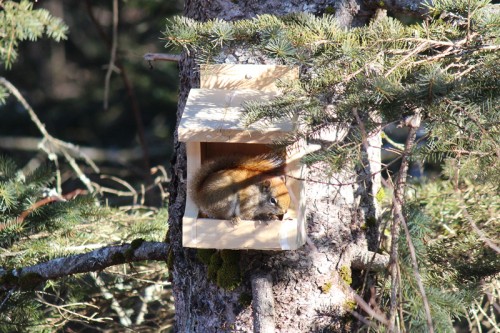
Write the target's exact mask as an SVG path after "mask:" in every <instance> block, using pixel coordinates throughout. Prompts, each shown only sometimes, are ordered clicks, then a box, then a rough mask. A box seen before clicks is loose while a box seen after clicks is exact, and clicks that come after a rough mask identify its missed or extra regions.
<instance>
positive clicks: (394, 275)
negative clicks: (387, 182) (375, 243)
mask: <svg viewBox="0 0 500 333" xmlns="http://www.w3.org/2000/svg"><path fill="white" fill-rule="evenodd" d="M420 123H421V116H420V114H419V113H418V111H417V112H416V113H415V115H414V116H412V117H410V118H409V119H408V120H407V122H406V125H407V126H408V127H409V128H410V131H409V133H408V138H407V139H406V145H405V150H404V152H403V155H402V160H401V167H400V169H399V174H398V177H397V180H396V184H395V187H394V199H393V205H392V217H393V223H392V227H391V260H390V273H391V297H390V307H389V318H390V320H389V331H390V332H394V330H395V320H396V313H397V308H398V289H399V287H400V286H399V280H398V272H397V260H398V243H399V232H400V226H401V225H402V226H403V227H404V229H405V232H406V234H407V235H406V236H407V237H406V238H407V242H408V247H409V248H410V253H411V252H413V255H411V258H412V265H413V268H414V275H415V279H416V282H417V284H418V287H419V291H420V294H421V296H422V301H423V305H424V310H425V314H426V319H427V328H428V330H429V332H430V333H433V332H434V327H433V325H432V317H431V312H430V306H429V301H428V299H427V296H426V293H425V289H424V287H423V284H422V280H421V278H420V273H419V271H418V264H417V259H416V255H415V248H414V247H413V243H412V241H411V238H410V236H409V233H408V230H407V229H408V227H407V225H406V221H405V218H404V214H403V207H404V204H405V198H404V197H405V188H406V178H407V175H408V165H409V158H410V154H411V151H412V149H413V146H414V145H415V138H416V134H417V130H418V128H419V127H420ZM400 319H401V320H402V318H400Z"/></svg>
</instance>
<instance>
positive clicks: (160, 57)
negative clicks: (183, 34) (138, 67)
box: [143, 53, 181, 62]
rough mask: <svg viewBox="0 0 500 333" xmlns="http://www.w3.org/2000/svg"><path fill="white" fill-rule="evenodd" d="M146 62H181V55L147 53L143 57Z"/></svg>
mask: <svg viewBox="0 0 500 333" xmlns="http://www.w3.org/2000/svg"><path fill="white" fill-rule="evenodd" d="M143 58H144V60H146V61H149V62H151V61H174V62H179V61H180V60H181V55H180V54H167V53H146V54H145V55H144V56H143Z"/></svg>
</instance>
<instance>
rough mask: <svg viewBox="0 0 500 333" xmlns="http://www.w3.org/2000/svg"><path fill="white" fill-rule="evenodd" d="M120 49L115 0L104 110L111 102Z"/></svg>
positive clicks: (116, 2)
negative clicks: (113, 79)
mask: <svg viewBox="0 0 500 333" xmlns="http://www.w3.org/2000/svg"><path fill="white" fill-rule="evenodd" d="M117 49H118V0H113V34H112V38H111V56H110V57H109V64H108V70H107V71H106V77H105V80H104V110H107V109H108V104H109V82H110V80H111V74H113V71H114V70H115V68H116V66H115V62H116V50H117Z"/></svg>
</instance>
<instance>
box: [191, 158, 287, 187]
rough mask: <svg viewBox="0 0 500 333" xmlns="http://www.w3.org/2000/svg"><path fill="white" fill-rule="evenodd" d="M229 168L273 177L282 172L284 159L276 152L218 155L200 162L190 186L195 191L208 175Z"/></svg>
mask: <svg viewBox="0 0 500 333" xmlns="http://www.w3.org/2000/svg"><path fill="white" fill-rule="evenodd" d="M231 169H233V170H247V171H250V172H254V173H256V174H262V175H263V176H269V177H273V176H278V175H283V174H284V171H285V160H284V158H282V157H281V156H279V155H276V154H261V155H257V156H244V155H233V156H220V157H217V158H214V159H212V160H209V161H207V162H205V163H203V164H202V166H201V168H200V170H198V172H197V173H196V174H195V176H194V178H193V180H192V181H193V182H192V184H191V188H192V189H194V190H195V191H196V190H199V189H201V188H202V186H203V182H204V181H205V180H206V179H207V177H208V176H209V175H211V174H213V173H216V172H219V171H223V170H231Z"/></svg>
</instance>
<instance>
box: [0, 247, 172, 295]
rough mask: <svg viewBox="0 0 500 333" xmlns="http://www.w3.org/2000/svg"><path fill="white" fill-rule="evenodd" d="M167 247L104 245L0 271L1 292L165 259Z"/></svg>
mask: <svg viewBox="0 0 500 333" xmlns="http://www.w3.org/2000/svg"><path fill="white" fill-rule="evenodd" d="M169 248H170V246H169V245H168V244H167V243H164V242H145V241H141V240H136V241H132V243H130V244H123V245H118V246H107V247H103V248H101V249H98V250H94V251H91V252H88V253H84V254H76V255H71V256H68V257H63V258H57V259H53V260H49V261H47V262H44V263H40V264H36V265H33V266H28V267H23V268H17V269H14V270H12V271H5V270H3V271H0V280H1V281H2V282H3V283H2V285H1V286H0V288H1V289H3V290H7V289H11V288H15V287H23V288H26V287H27V288H34V287H36V286H37V285H38V284H39V283H42V282H45V281H47V280H54V279H58V278H61V277H65V276H68V275H73V274H77V273H88V272H95V271H100V270H103V269H105V268H107V267H110V266H114V265H120V264H125V263H132V262H137V261H144V260H162V261H164V260H166V259H167V255H168V251H169Z"/></svg>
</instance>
